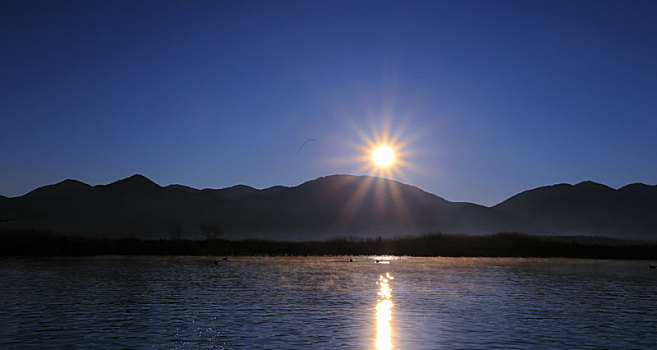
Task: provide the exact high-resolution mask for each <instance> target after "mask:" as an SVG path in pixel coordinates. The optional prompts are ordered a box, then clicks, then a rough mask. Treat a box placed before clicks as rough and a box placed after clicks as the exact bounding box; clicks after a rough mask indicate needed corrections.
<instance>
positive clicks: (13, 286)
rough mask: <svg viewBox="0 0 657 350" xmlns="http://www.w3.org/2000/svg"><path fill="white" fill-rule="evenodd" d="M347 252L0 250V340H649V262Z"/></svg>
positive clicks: (377, 343) (201, 343)
mask: <svg viewBox="0 0 657 350" xmlns="http://www.w3.org/2000/svg"><path fill="white" fill-rule="evenodd" d="M352 258H353V259H354V262H349V259H350V257H271V258H263V257H229V258H228V260H226V261H223V260H221V258H219V259H215V258H210V257H107V256H106V257H80V258H20V259H16V258H12V259H2V260H0V301H1V305H2V312H1V313H0V324H1V325H2V327H0V348H11V349H22V348H27V349H29V348H34V349H42V348H53V347H55V348H61V347H66V348H71V347H77V348H104V349H109V348H176V349H198V348H203V349H206V348H215V349H296V348H298V349H301V348H319V349H328V348H353V349H495V348H498V349H551V348H554V349H564V348H577V349H584V348H613V349H650V348H655V346H656V345H657V295H656V293H657V270H654V269H649V268H648V265H649V263H650V262H646V261H609V260H577V259H574V260H569V259H502V258H404V257H352ZM376 259H378V260H379V263H376Z"/></svg>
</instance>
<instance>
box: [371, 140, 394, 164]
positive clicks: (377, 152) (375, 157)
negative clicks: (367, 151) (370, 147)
mask: <svg viewBox="0 0 657 350" xmlns="http://www.w3.org/2000/svg"><path fill="white" fill-rule="evenodd" d="M372 161H373V162H374V164H376V165H377V166H378V167H381V168H387V167H389V166H390V165H391V164H392V163H394V161H395V151H393V150H392V148H390V147H389V146H387V145H381V146H378V147H377V148H375V149H374V151H372Z"/></svg>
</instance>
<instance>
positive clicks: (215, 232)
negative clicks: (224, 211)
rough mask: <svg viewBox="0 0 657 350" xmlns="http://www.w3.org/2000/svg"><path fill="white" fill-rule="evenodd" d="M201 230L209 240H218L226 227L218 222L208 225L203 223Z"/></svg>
mask: <svg viewBox="0 0 657 350" xmlns="http://www.w3.org/2000/svg"><path fill="white" fill-rule="evenodd" d="M201 232H203V234H204V235H205V238H206V239H207V240H217V239H219V238H220V237H221V236H223V235H224V228H223V227H221V224H219V223H218V222H212V223H210V224H207V225H201Z"/></svg>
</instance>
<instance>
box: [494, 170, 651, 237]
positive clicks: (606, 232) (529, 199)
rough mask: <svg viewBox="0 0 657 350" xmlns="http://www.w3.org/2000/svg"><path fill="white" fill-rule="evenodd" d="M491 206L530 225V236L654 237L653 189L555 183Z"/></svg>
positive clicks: (588, 182) (587, 182) (636, 186)
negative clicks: (532, 226) (532, 225)
mask: <svg viewBox="0 0 657 350" xmlns="http://www.w3.org/2000/svg"><path fill="white" fill-rule="evenodd" d="M493 208H494V209H497V210H500V211H502V212H505V213H507V214H510V215H515V216H518V217H521V218H523V219H525V220H526V221H529V222H532V223H534V224H535V225H536V233H542V234H577V235H598V236H608V237H621V238H631V239H655V238H657V186H648V185H644V184H631V185H627V186H625V187H623V188H620V189H618V190H615V189H613V188H610V187H607V186H605V185H601V184H598V183H595V182H591V181H585V182H581V183H579V184H577V185H568V184H559V185H554V186H545V187H539V188H536V189H533V190H529V191H525V192H522V193H520V194H517V195H515V196H513V197H511V198H509V199H507V200H506V201H504V202H502V203H500V204H498V205H496V206H494V207H493Z"/></svg>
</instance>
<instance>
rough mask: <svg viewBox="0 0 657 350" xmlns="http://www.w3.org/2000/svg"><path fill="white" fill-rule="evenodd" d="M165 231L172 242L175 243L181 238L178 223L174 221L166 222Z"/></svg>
mask: <svg viewBox="0 0 657 350" xmlns="http://www.w3.org/2000/svg"><path fill="white" fill-rule="evenodd" d="M167 231H168V232H169V238H170V239H171V240H172V241H177V240H180V238H182V226H180V223H179V222H178V221H176V220H173V219H171V220H169V221H167Z"/></svg>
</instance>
